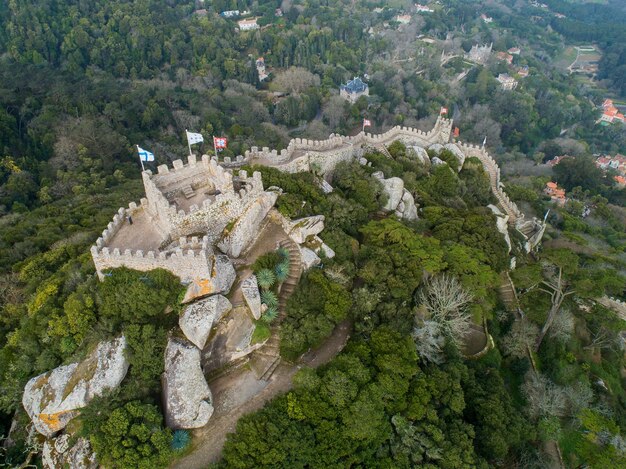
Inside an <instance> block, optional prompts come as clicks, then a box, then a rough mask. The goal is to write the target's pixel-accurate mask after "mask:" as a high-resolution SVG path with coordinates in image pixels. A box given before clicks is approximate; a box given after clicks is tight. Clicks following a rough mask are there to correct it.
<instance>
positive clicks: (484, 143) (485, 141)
mask: <svg viewBox="0 0 626 469" xmlns="http://www.w3.org/2000/svg"><path fill="white" fill-rule="evenodd" d="M486 144H487V136H486V135H485V140H483V147H484V146H485V145H486Z"/></svg>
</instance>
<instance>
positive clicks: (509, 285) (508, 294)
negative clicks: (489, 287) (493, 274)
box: [498, 272, 519, 312]
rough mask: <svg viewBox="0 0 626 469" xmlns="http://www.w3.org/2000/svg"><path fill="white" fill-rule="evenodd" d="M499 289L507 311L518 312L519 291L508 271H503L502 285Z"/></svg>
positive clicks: (501, 276)
mask: <svg viewBox="0 0 626 469" xmlns="http://www.w3.org/2000/svg"><path fill="white" fill-rule="evenodd" d="M498 290H499V293H500V298H501V299H502V302H503V303H504V306H505V307H506V309H507V311H509V312H518V311H519V301H518V299H517V293H516V292H515V285H513V281H512V280H511V277H510V276H509V274H508V272H503V273H502V274H501V275H500V287H499V288H498Z"/></svg>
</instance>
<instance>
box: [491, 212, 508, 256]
mask: <svg viewBox="0 0 626 469" xmlns="http://www.w3.org/2000/svg"><path fill="white" fill-rule="evenodd" d="M487 207H489V209H490V210H491V211H492V212H493V214H494V215H495V216H496V228H497V229H498V231H499V232H500V234H502V236H503V237H504V241H506V245H507V246H508V247H509V252H511V237H510V236H509V224H508V222H509V216H508V215H505V214H504V213H502V212H501V211H500V209H499V208H498V207H496V206H495V205H491V204H489V205H487Z"/></svg>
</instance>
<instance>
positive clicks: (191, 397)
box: [163, 338, 213, 428]
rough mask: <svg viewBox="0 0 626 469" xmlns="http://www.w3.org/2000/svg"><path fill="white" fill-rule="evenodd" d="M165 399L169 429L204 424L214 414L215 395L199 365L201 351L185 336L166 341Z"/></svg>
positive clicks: (195, 426)
mask: <svg viewBox="0 0 626 469" xmlns="http://www.w3.org/2000/svg"><path fill="white" fill-rule="evenodd" d="M163 400H164V402H165V422H166V424H167V426H168V427H170V428H199V427H203V426H204V425H206V424H207V422H208V421H209V418H211V415H213V396H212V395H211V390H210V389H209V385H208V384H207V382H206V380H205V379H204V374H203V373H202V368H201V367H200V350H199V349H198V348H197V347H196V346H195V345H193V344H191V343H190V342H187V341H186V340H184V339H178V338H170V339H169V340H168V342H167V347H166V349H165V372H164V373H163Z"/></svg>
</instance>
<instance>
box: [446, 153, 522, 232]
mask: <svg viewBox="0 0 626 469" xmlns="http://www.w3.org/2000/svg"><path fill="white" fill-rule="evenodd" d="M456 144H457V146H458V147H459V148H460V149H461V151H463V152H464V153H465V154H466V155H467V156H469V157H471V156H473V157H476V158H478V159H479V160H480V161H481V163H482V164H483V168H484V169H485V172H486V173H487V174H488V175H489V182H490V184H491V191H492V192H493V194H494V195H495V197H496V199H498V202H499V204H500V206H501V207H502V209H503V210H504V211H505V212H506V214H507V215H508V216H509V223H511V224H516V225H519V224H520V223H522V222H523V220H524V214H523V213H522V212H521V211H520V209H519V208H518V207H517V204H516V203H515V202H513V201H512V200H511V199H510V198H509V196H508V195H507V193H506V192H504V190H503V189H502V187H503V185H502V182H501V180H500V167H499V166H498V163H496V160H494V159H493V157H492V156H491V155H490V154H489V153H488V152H487V150H485V148H483V147H482V146H478V145H474V144H471V143H462V142H456Z"/></svg>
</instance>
